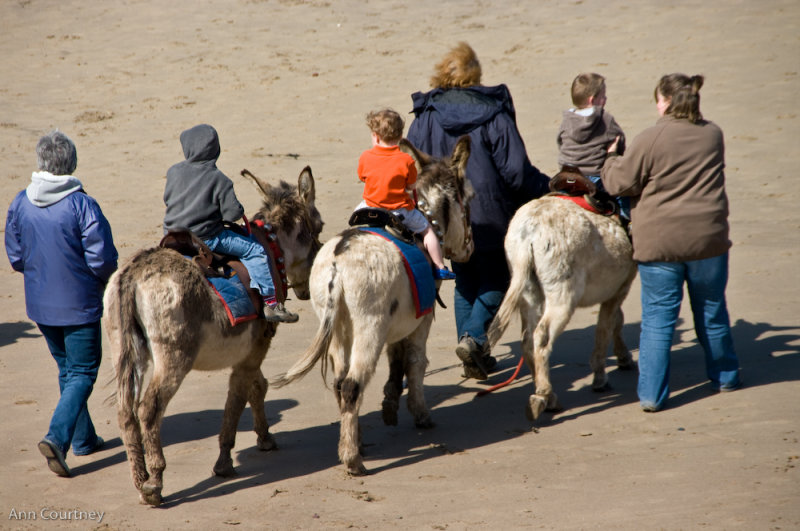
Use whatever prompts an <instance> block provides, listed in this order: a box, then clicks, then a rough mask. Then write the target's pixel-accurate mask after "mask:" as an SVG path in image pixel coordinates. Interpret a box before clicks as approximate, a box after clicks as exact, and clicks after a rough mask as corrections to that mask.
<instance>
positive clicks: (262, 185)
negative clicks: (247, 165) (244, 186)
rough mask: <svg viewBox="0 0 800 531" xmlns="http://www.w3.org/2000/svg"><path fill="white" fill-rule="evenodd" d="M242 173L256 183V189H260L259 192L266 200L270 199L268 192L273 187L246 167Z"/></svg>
mask: <svg viewBox="0 0 800 531" xmlns="http://www.w3.org/2000/svg"><path fill="white" fill-rule="evenodd" d="M241 174H242V177H245V178H247V179H249V180H250V182H252V183H253V184H255V185H256V189H258V193H259V194H261V197H262V198H263V199H264V201H269V193H268V192H269V189H270V188H272V187H271V186H270V185H269V184H267V183H266V182H264V181H262V180H261V179H259V178H258V177H256V176H255V175H253V174H252V173H250V170H247V169H244V170H242V171H241Z"/></svg>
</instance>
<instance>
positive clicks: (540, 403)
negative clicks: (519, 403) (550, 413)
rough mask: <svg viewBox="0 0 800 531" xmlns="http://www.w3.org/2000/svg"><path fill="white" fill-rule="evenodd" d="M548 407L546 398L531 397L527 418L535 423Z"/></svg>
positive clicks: (529, 398)
mask: <svg viewBox="0 0 800 531" xmlns="http://www.w3.org/2000/svg"><path fill="white" fill-rule="evenodd" d="M546 406H547V401H546V400H545V399H544V397H541V396H539V395H531V396H530V397H528V404H527V407H526V408H525V416H526V417H528V420H529V421H531V422H533V421H535V420H536V419H538V418H539V415H541V414H542V412H543V411H544V409H545V407H546Z"/></svg>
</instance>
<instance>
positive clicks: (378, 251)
mask: <svg viewBox="0 0 800 531" xmlns="http://www.w3.org/2000/svg"><path fill="white" fill-rule="evenodd" d="M400 146H401V149H403V150H404V151H406V152H407V153H409V154H411V155H412V156H413V157H414V159H415V160H416V162H417V171H418V174H419V176H418V178H417V194H418V195H419V202H418V205H419V207H420V208H421V209H422V210H423V212H424V213H425V215H426V216H428V218H429V219H430V220H431V224H432V225H433V226H434V227H438V229H439V230H441V233H442V249H443V251H444V255H445V257H447V258H450V259H451V260H454V261H465V260H468V259H469V257H470V255H471V254H472V251H473V248H474V246H473V243H472V229H471V228H470V224H469V211H468V204H469V201H470V200H471V199H472V197H473V195H474V192H473V191H472V186H471V185H470V183H469V181H468V180H467V179H466V177H465V175H464V169H465V167H466V164H467V159H468V157H469V154H470V140H469V137H466V136H465V137H462V138H461V139H459V141H458V142H457V143H456V145H455V147H454V148H453V153H452V156H451V157H450V158H449V159H445V160H438V159H432V158H431V157H429V156H428V155H425V154H423V153H420V152H419V151H417V150H416V149H414V147H413V146H411V144H409V143H408V142H407V141H405V140H404V141H402V142H401V144H400ZM311 301H312V303H313V305H314V310H315V311H316V313H317V316H318V317H319V320H320V325H319V329H318V330H317V333H316V335H315V337H314V339H313V340H312V344H311V346H310V347H309V349H308V350H307V351H306V353H305V354H304V355H303V357H302V358H301V359H300V360H299V361H298V362H297V363H295V364H294V366H292V368H290V369H289V371H288V372H287V373H286V374H284V375H281V376H279V377H278V378H277V379H274V380H272V385H274V386H277V387H280V386H282V385H286V384H288V383H290V382H292V381H294V380H297V379H298V378H301V377H302V376H304V375H306V374H307V373H308V372H309V371H310V370H311V369H312V368H313V367H314V365H315V364H316V363H317V362H319V361H320V360H321V366H322V376H323V380H325V379H326V373H327V366H328V363H330V364H331V365H332V367H333V372H334V382H333V385H334V393H335V395H336V400H337V402H338V404H339V410H340V412H341V428H340V429H341V434H340V438H339V459H340V460H341V462H342V463H344V465H345V466H346V467H347V472H348V473H350V474H352V475H362V474H365V473H366V472H367V469H366V468H365V467H364V464H363V459H362V456H361V453H360V451H359V440H360V430H359V426H358V411H359V408H360V407H361V403H362V401H363V398H364V389H365V388H366V386H367V383H368V382H369V380H370V378H371V377H372V375H373V374H374V373H375V367H376V366H377V364H378V359H379V357H380V355H381V352H382V351H383V349H384V345H386V346H387V348H386V352H387V354H388V358H389V371H390V374H389V380H388V382H387V383H386V385H385V386H384V396H385V398H384V401H383V421H384V423H386V424H389V425H395V424H397V410H398V407H399V406H398V405H399V401H400V395H401V394H402V392H403V376H404V375H405V376H407V378H408V409H409V411H410V412H411V414H412V415H413V416H414V423H415V424H416V425H417V426H418V427H420V428H430V427H432V426H433V421H432V420H431V418H430V411H429V410H428V407H427V405H426V404H425V396H424V393H423V387H422V380H423V378H424V376H425V367H427V365H428V358H427V357H426V354H425V344H426V342H427V341H428V332H429V330H430V327H431V322H432V321H433V312H431V313H427V314H425V315H422V316H421V317H417V313H416V309H415V306H414V302H413V298H412V291H411V284H410V281H409V279H408V275H407V274H406V271H405V268H404V264H403V259H402V257H401V256H400V253H398V251H397V249H396V248H395V247H394V245H393V244H392V243H390V242H388V241H387V240H385V239H383V238H381V237H380V236H376V235H374V234H369V233H366V232H363V231H359V230H357V229H349V230H346V231H344V232H342V233H341V234H339V235H338V236H336V237H335V238H333V239H331V240H330V241H329V242H327V243H326V244H325V245H323V246H322V249H320V252H319V254H318V255H317V259H316V260H315V261H314V267H313V268H312V270H311Z"/></svg>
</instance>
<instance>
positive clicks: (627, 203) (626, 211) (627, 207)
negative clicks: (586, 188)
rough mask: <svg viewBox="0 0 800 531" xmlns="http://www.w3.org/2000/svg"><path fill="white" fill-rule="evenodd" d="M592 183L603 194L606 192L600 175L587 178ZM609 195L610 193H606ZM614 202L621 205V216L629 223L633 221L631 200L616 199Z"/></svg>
mask: <svg viewBox="0 0 800 531" xmlns="http://www.w3.org/2000/svg"><path fill="white" fill-rule="evenodd" d="M587 179H589V180H590V181H592V182H593V183H594V184H595V185H597V188H598V189H599V190H601V191H603V192H605V191H606V189H605V187H604V186H603V180H602V179H601V178H600V176H599V175H589V176H588V177H587ZM606 193H608V192H606ZM614 200H615V201H616V202H617V205H619V215H620V216H621V217H623V218H625V219H627V220H628V221H630V220H631V198H630V197H614Z"/></svg>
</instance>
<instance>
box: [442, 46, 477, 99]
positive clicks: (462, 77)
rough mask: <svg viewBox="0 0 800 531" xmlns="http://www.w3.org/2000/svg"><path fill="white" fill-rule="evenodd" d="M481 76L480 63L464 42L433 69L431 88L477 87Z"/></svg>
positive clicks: (473, 51) (448, 53)
mask: <svg viewBox="0 0 800 531" xmlns="http://www.w3.org/2000/svg"><path fill="white" fill-rule="evenodd" d="M481 74H482V70H481V63H480V61H478V56H477V55H476V54H475V50H473V49H472V48H471V47H470V45H469V44H467V43H466V42H459V43H458V45H457V46H456V47H455V48H453V49H452V50H450V51H449V52H447V54H446V55H445V56H444V58H443V59H442V60H441V61H440V62H439V63H438V64H437V65H436V66H435V67H434V73H433V76H431V87H433V88H443V89H449V88H466V87H471V86H474V85H479V84H480V82H481Z"/></svg>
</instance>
